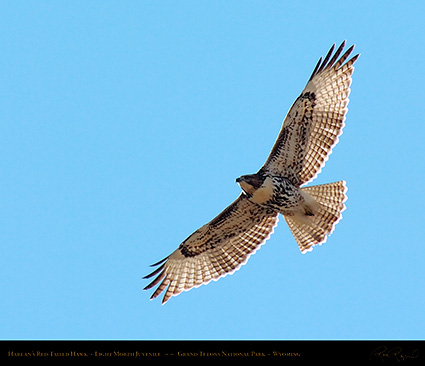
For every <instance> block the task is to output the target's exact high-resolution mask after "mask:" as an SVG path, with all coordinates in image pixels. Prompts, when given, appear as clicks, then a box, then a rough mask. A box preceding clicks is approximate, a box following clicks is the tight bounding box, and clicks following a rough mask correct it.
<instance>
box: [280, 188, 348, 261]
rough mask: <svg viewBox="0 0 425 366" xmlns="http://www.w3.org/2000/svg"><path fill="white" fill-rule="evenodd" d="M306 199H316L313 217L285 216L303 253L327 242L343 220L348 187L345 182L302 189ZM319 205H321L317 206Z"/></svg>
mask: <svg viewBox="0 0 425 366" xmlns="http://www.w3.org/2000/svg"><path fill="white" fill-rule="evenodd" d="M301 191H302V192H303V194H304V195H306V197H310V199H311V197H312V198H314V201H315V206H314V212H313V214H312V215H308V216H306V215H305V214H304V213H303V215H302V217H301V214H300V215H294V216H289V215H285V216H284V217H285V220H286V223H287V224H288V226H289V229H290V230H291V232H292V234H293V235H294V238H295V240H296V241H297V243H298V246H299V247H300V250H301V252H302V253H305V252H309V251H311V250H313V246H314V245H316V244H322V243H324V242H325V241H326V239H327V235H330V234H331V233H332V231H333V230H334V227H335V225H336V224H337V223H338V221H339V220H341V218H342V215H341V213H342V211H344V210H345V205H344V202H345V200H346V199H347V196H346V195H345V192H346V191H347V187H346V185H345V182H344V181H340V182H335V183H329V184H323V185H318V186H312V187H303V188H301ZM316 202H317V203H319V204H316Z"/></svg>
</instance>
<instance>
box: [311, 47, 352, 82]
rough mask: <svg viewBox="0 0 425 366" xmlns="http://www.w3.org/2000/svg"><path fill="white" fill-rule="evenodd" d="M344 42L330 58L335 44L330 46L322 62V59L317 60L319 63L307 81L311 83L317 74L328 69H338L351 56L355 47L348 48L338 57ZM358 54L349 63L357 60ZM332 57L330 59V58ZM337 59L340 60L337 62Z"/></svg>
mask: <svg viewBox="0 0 425 366" xmlns="http://www.w3.org/2000/svg"><path fill="white" fill-rule="evenodd" d="M345 44H346V41H345V40H344V41H343V42H342V43H341V44H340V46H339V47H338V49H337V50H336V52H335V53H334V55H333V56H332V53H333V51H334V49H335V43H334V44H333V45H332V47H331V48H330V50H329V51H328V53H327V54H326V56H325V58H324V59H323V60H322V57H321V58H320V59H319V62H318V63H317V65H316V67H315V68H314V71H313V73H312V74H311V76H310V78H309V79H308V81H311V80H312V79H313V78H314V77H315V76H316V75H317V74H319V73H320V72H322V71H324V70H327V69H330V68H331V67H333V66H335V67H340V66H341V65H342V64H343V63H344V62H345V60H346V59H347V58H348V56H349V55H350V54H351V52H352V51H353V49H354V46H355V45H352V46H351V47H350V48H348V50H347V51H345V53H344V54H343V55H342V56H341V57H340V55H341V53H342V51H343V49H344V47H345ZM359 55H360V54H358V55H356V56H354V57H353V58H352V59H351V60H350V61H351V62H352V63H354V62H355V61H356V60H357V58H358V57H359ZM331 56H332V58H331ZM338 57H340V59H339V60H338Z"/></svg>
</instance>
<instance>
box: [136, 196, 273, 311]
mask: <svg viewBox="0 0 425 366" xmlns="http://www.w3.org/2000/svg"><path fill="white" fill-rule="evenodd" d="M277 222H278V213H275V212H273V211H271V210H270V209H266V208H263V207H261V206H259V205H257V204H255V203H252V202H251V201H249V200H248V198H247V197H246V196H245V194H244V193H242V194H241V195H240V196H239V197H238V198H237V199H236V200H235V201H234V202H233V203H232V204H231V205H230V206H228V207H227V208H226V209H225V210H224V211H223V212H221V213H220V214H219V215H218V216H217V217H216V218H214V219H213V220H212V221H210V222H209V223H208V224H206V225H204V226H202V227H201V228H199V229H198V230H197V231H195V232H194V233H193V234H192V235H190V236H189V237H188V238H187V239H186V240H185V241H184V242H183V243H182V244H180V246H179V247H178V249H177V250H175V251H174V252H173V253H172V254H171V255H169V256H168V257H167V258H165V259H163V260H162V261H160V262H158V263H156V264H153V266H157V265H160V267H159V268H157V269H156V270H155V271H154V272H152V273H151V274H149V275H147V276H146V277H144V278H150V277H153V276H155V275H157V277H156V278H155V279H154V280H153V281H152V282H151V283H150V284H149V285H148V286H146V287H145V288H144V289H145V290H147V289H150V288H152V287H153V286H155V285H157V284H158V283H160V284H159V286H158V288H157V289H156V291H155V292H154V293H153V295H152V297H151V299H153V298H155V297H157V296H158V295H159V294H160V293H161V292H162V291H164V290H165V289H166V291H165V295H164V298H163V300H162V303H163V304H164V303H166V302H167V301H168V300H169V299H170V297H171V296H176V295H178V294H180V293H181V292H182V291H187V290H190V289H191V288H193V287H198V286H200V285H202V284H207V283H208V282H210V281H211V280H218V279H219V278H220V277H224V276H225V275H227V274H230V273H233V272H234V271H236V270H238V269H239V267H240V266H241V265H242V264H245V263H246V262H247V260H248V258H249V256H250V255H251V254H253V253H255V251H256V250H257V249H258V248H259V247H260V246H261V245H262V244H264V242H265V241H266V240H267V239H268V238H269V237H270V235H271V234H272V233H273V228H274V227H275V226H276V225H277Z"/></svg>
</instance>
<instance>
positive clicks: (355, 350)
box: [0, 340, 425, 365]
mask: <svg viewBox="0 0 425 366" xmlns="http://www.w3.org/2000/svg"><path fill="white" fill-rule="evenodd" d="M0 354H1V359H2V360H5V361H7V364H13V363H17V362H19V363H23V362H34V361H35V362H49V361H52V362H54V363H58V362H63V361H66V362H73V361H74V362H78V363H81V362H84V361H89V362H90V363H91V364H93V362H105V361H106V362H109V361H118V362H119V363H120V364H122V363H125V362H137V363H141V362H142V363H144V364H146V363H148V364H155V363H159V362H163V361H171V362H190V361H195V362H196V363H198V364H199V363H200V362H208V361H215V362H217V361H219V362H220V361H229V360H230V361H236V362H243V361H249V362H250V361H260V362H261V361H263V362H267V364H269V363H278V364H281V365H284V364H305V363H306V362H308V363H309V364H313V363H316V362H339V363H340V364H348V363H350V362H351V363H352V362H356V363H360V364H361V365H364V364H381V365H385V364H425V362H424V361H425V342H424V341H421V340H412V341H407V340H399V341H396V340H371V341H362V340H359V341H356V340H353V341H351V340H347V341H337V340H335V341H332V340H331V341H313V340H311V341H277V340H276V341H275V340H271V341H262V340H259V341H251V340H248V341H231V340H229V341H227V340H215V341H192V340H187V341H184V340H169V341H148V340H146V341H136V340H122V341H120V340H105V341H98V340H93V341H90V340H84V341H79V340H75V341H73V340H72V341H71V340H62V341H60V340H46V341H43V340H39V341H37V340H5V341H1V353H0Z"/></svg>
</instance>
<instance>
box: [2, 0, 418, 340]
mask: <svg viewBox="0 0 425 366" xmlns="http://www.w3.org/2000/svg"><path fill="white" fill-rule="evenodd" d="M0 10H1V11H0V18H1V19H0V20H1V21H0V44H1V49H2V52H1V54H0V69H1V82H0V93H1V98H0V110H1V116H2V117H1V118H0V124H1V134H0V140H1V141H0V156H1V158H0V171H1V174H0V216H1V217H0V243H1V248H2V255H1V256H0V275H1V278H2V281H1V282H0V286H1V287H0V289H1V293H2V294H3V295H2V301H1V302H0V311H1V321H0V338H1V339H423V338H424V337H425V315H424V314H425V313H424V311H423V309H424V308H425V291H424V287H425V275H424V261H425V245H424V244H425V242H424V236H423V228H424V218H425V213H424V212H425V211H424V205H425V199H424V194H423V181H424V174H425V173H424V155H425V154H424V140H425V120H424V115H423V112H422V104H423V98H424V92H423V89H422V86H423V85H424V82H425V76H424V75H425V73H424V70H423V60H424V58H425V49H424V47H423V45H424V44H425V30H424V27H423V16H424V14H425V3H424V2H423V1H409V2H395V1H394V2H392V1H390V2H388V1H385V2H384V1H374V2H371V1H357V2H355V3H351V4H346V3H341V2H340V1H327V2H316V1H308V0H307V1H303V2H302V3H297V2H289V1H261V2H260V1H179V2H177V1H175V2H174V1H158V2H154V1H120V2H116V1H90V2H88V1H72V2H71V1H25V2H24V1H21V2H17V1H14V2H3V3H2V5H1V6H0ZM344 39H346V40H347V44H348V45H350V44H353V43H355V44H356V49H355V51H356V52H360V53H361V57H360V59H359V60H358V62H357V63H356V69H355V72H354V81H353V84H352V92H351V95H350V104H349V113H348V116H347V120H346V127H345V129H344V134H343V135H342V136H341V138H340V142H339V144H338V145H337V146H336V148H335V149H334V152H333V154H332V155H331V157H330V159H329V161H328V162H327V164H326V166H325V168H324V169H323V170H322V173H321V174H320V175H319V177H318V178H317V179H316V180H315V181H314V184H320V183H326V182H332V181H337V180H340V179H345V180H346V181H347V184H348V196H349V198H348V201H347V210H346V211H345V212H344V218H343V220H342V221H341V222H340V223H339V224H338V225H337V227H336V230H335V232H334V233H333V235H332V236H331V237H330V238H329V239H328V241H327V243H326V244H325V245H323V246H321V247H318V248H315V249H314V250H313V252H311V253H307V254H305V255H302V254H301V253H300V252H299V250H298V247H297V245H296V243H295V241H294V239H293V237H292V235H291V234H290V232H289V229H288V228H287V226H286V224H285V222H284V220H283V219H281V220H280V224H279V226H278V227H277V228H276V230H275V233H274V234H273V236H272V237H271V238H270V240H269V241H268V242H267V243H266V245H264V246H263V247H262V248H261V250H259V251H258V252H257V253H256V254H255V255H254V256H252V257H251V258H250V260H249V262H248V264H247V265H245V266H243V267H242V268H241V269H240V270H239V271H238V272H236V273H235V274H233V275H232V276H227V277H226V278H224V279H221V280H219V281H218V282H213V283H210V284H209V285H208V286H201V287H200V288H197V289H194V290H191V291H189V292H187V293H183V294H181V295H179V296H178V297H175V298H172V299H171V300H170V301H169V302H168V303H167V304H166V305H165V306H162V305H161V303H160V300H158V299H157V300H154V301H149V297H150V295H151V292H147V291H142V289H143V287H144V286H146V284H147V281H146V280H143V279H142V277H143V276H144V275H146V274H147V273H149V272H150V271H151V268H150V267H149V265H150V264H152V263H154V262H156V261H158V260H160V259H162V258H164V257H165V256H166V255H168V254H169V253H171V252H172V251H173V250H174V249H175V248H176V247H177V246H178V245H179V244H180V242H181V241H182V240H184V239H185V238H186V237H187V236H188V235H189V234H191V233H192V232H193V231H194V230H196V229H197V228H198V227H200V226H201V225H203V224H204V223H206V222H208V221H209V220H210V219H212V218H213V217H214V216H215V215H216V214H218V213H219V212H220V211H221V210H222V209H224V208H225V207H226V206H227V205H228V204H229V203H231V202H232V201H233V200H234V199H235V197H237V195H238V194H239V192H240V188H239V187H238V185H237V184H236V183H235V178H236V177H238V176H240V175H242V174H249V173H254V172H255V171H257V169H258V168H259V167H260V166H261V165H262V164H263V163H264V161H265V159H266V158H267V155H268V153H269V151H270V149H271V147H272V145H273V143H274V141H275V139H276V137H277V134H278V132H279V130H280V127H281V122H282V120H283V118H284V116H285V114H286V112H287V110H288V109H289V107H290V106H291V104H292V102H293V101H294V99H295V98H296V97H297V96H298V94H299V93H300V92H301V90H302V89H303V87H304V85H305V83H306V82H307V79H308V77H309V76H310V74H311V72H312V70H313V68H314V66H315V64H316V62H317V60H318V58H319V57H320V56H322V55H324V54H326V52H327V51H328V49H329V47H330V46H331V45H332V44H333V43H337V44H339V43H340V42H341V41H342V40H344Z"/></svg>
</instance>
